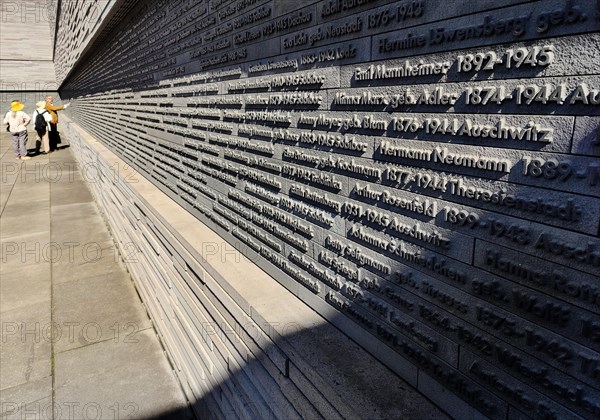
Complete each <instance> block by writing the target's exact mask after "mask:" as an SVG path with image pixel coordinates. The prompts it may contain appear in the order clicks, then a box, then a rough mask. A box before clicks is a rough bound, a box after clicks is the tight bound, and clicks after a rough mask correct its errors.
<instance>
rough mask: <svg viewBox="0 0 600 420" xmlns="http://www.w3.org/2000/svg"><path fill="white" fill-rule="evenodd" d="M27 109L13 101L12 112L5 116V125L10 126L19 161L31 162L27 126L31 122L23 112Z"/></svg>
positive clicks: (9, 129)
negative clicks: (28, 151)
mask: <svg viewBox="0 0 600 420" xmlns="http://www.w3.org/2000/svg"><path fill="white" fill-rule="evenodd" d="M23 108H25V105H23V104H22V103H20V102H17V101H13V102H11V104H10V111H8V112H7V113H6V115H5V116H4V124H8V131H9V132H10V135H11V136H12V144H13V150H14V152H15V155H16V157H17V159H20V160H29V159H31V158H30V157H29V156H27V124H29V121H31V118H29V115H27V114H26V113H24V112H23V111H22V110H23Z"/></svg>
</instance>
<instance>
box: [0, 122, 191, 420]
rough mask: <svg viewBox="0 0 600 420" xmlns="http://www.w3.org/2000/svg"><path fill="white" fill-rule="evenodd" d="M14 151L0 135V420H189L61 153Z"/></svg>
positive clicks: (84, 191) (75, 173) (87, 197)
mask: <svg viewBox="0 0 600 420" xmlns="http://www.w3.org/2000/svg"><path fill="white" fill-rule="evenodd" d="M65 140H66V139H65ZM11 149H12V148H11V142H10V137H9V135H8V133H5V132H2V133H0V170H1V171H2V173H1V174H0V248H1V251H2V252H1V255H0V262H1V264H0V323H1V324H2V337H1V341H2V345H1V346H0V402H1V404H2V405H1V406H2V409H1V412H0V418H2V419H3V420H4V419H10V418H15V419H16V418H19V419H20V418H45V419H46V418H48V419H50V418H53V419H59V418H61V419H65V418H69V419H80V418H102V419H104V418H106V419H109V418H110V419H121V418H123V419H124V418H144V419H147V418H148V419H149V418H173V419H175V418H177V419H179V418H182V419H186V418H191V417H190V410H189V408H188V404H187V402H186V400H185V397H184V395H183V392H182V391H181V388H180V386H179V384H178V382H177V380H176V378H175V375H174V373H173V372H172V369H171V367H170V365H169V363H168V360H167V358H166V356H165V354H164V352H163V349H162V347H161V345H160V342H159V340H158V338H157V336H156V333H155V331H154V329H153V328H152V323H151V321H150V320H149V318H148V315H147V313H146V311H145V308H144V306H143V305H142V303H141V302H140V300H139V296H138V294H137V292H136V290H135V287H134V285H133V282H132V281H131V278H130V276H129V274H128V273H127V272H126V270H125V269H124V266H123V264H122V263H121V262H120V258H121V257H120V255H119V253H118V251H117V249H116V246H115V244H114V242H113V240H112V238H111V236H110V233H109V232H108V229H107V227H106V225H105V223H104V220H103V219H102V217H101V214H100V213H99V211H98V208H97V206H96V204H95V203H94V200H93V196H92V195H91V193H90V191H89V189H88V188H87V185H86V183H85V182H84V178H85V177H83V176H82V174H81V172H80V168H79V165H78V164H77V162H76V161H75V159H74V157H73V155H72V153H71V152H70V150H69V148H68V145H66V144H63V148H62V149H61V150H59V151H57V152H55V153H52V154H50V155H37V156H34V157H33V158H32V159H31V160H29V161H15V160H14V157H13V152H12V150H11ZM52 407H54V414H53V413H52Z"/></svg>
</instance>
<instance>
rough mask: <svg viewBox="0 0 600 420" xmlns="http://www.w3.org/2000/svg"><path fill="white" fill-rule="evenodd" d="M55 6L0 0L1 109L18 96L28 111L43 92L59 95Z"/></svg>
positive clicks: (37, 0)
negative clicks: (56, 63)
mask: <svg viewBox="0 0 600 420" xmlns="http://www.w3.org/2000/svg"><path fill="white" fill-rule="evenodd" d="M55 21H56V8H55V7H54V6H52V5H51V4H49V3H48V2H46V1H42V0H27V1H11V0H0V45H1V47H0V110H1V113H2V115H4V113H5V112H6V111H7V110H8V109H10V103H11V101H13V100H15V99H19V100H20V101H22V102H23V103H25V104H26V108H25V112H28V113H29V114H31V113H32V112H33V111H34V110H35V103H36V102H37V101H39V100H41V99H43V98H44V97H45V96H46V95H49V94H50V95H54V96H58V95H57V93H56V90H57V88H58V85H57V83H56V77H55V75H54V63H53V61H52V49H53V43H52V35H53V30H52V29H51V28H52V27H53V25H54V22H55Z"/></svg>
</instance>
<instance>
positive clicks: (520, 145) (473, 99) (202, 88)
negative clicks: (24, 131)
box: [57, 0, 600, 419]
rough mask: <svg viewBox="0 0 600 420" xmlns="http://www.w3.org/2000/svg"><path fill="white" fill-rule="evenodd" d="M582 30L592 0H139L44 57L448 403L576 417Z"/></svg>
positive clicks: (589, 243)
mask: <svg viewBox="0 0 600 420" xmlns="http://www.w3.org/2000/svg"><path fill="white" fill-rule="evenodd" d="M599 29H600V3H599V2H597V1H595V0H567V1H551V0H548V1H546V0H537V1H519V0H494V1H477V2H475V1H473V2H465V1H452V0H399V1H388V0H326V1H313V0H304V1H300V0H297V1H286V0H232V1H226V0H225V1H223V0H213V1H196V0H193V1H192V0H190V1H166V0H163V1H144V2H139V3H138V4H137V5H136V6H135V7H134V8H133V9H132V10H131V11H130V12H129V13H128V14H127V16H125V17H124V18H123V20H122V21H120V23H119V25H118V26H116V28H115V30H114V31H113V32H112V33H111V34H110V36H107V37H106V39H105V41H104V42H103V43H102V45H101V46H97V47H95V48H94V49H92V50H88V51H87V53H86V54H84V55H83V56H82V57H83V59H81V60H79V61H77V60H76V58H73V57H70V56H69V54H68V51H63V52H61V54H62V55H60V54H59V55H57V57H59V58H60V62H58V63H57V68H58V69H59V72H61V74H67V73H68V74H69V76H68V77H66V79H65V80H64V82H63V84H62V86H61V88H60V91H61V96H62V98H63V99H66V98H72V101H73V106H72V107H71V108H70V109H69V116H70V118H71V119H72V120H73V121H74V122H75V123H77V124H78V125H79V126H80V127H82V128H83V129H84V130H86V131H87V132H89V133H90V134H91V135H93V136H94V137H95V138H97V139H98V140H100V141H101V142H102V144H103V145H105V146H106V147H108V148H109V149H110V150H111V151H112V152H114V153H115V154H116V155H118V156H119V157H120V158H121V159H122V160H123V161H124V162H125V163H127V164H128V165H130V166H131V167H133V168H134V169H135V170H137V171H138V172H139V173H140V174H142V175H143V176H145V177H146V178H147V179H148V180H150V181H151V182H152V183H153V184H154V185H156V186H157V187H158V188H160V189H161V190H162V191H163V192H164V193H166V194H167V195H168V196H169V197H170V198H171V199H173V200H174V201H175V202H177V203H178V204H179V205H180V206H181V207H183V208H184V209H186V210H187V211H188V212H189V213H191V214H192V215H194V216H195V217H196V218H197V220H198V223H200V224H204V225H206V226H208V227H210V228H211V229H212V230H214V232H216V233H217V234H218V235H219V236H220V237H222V238H224V239H225V240H227V241H228V242H229V243H231V244H232V245H234V246H236V247H237V249H238V250H239V251H240V252H242V253H243V254H244V255H246V256H248V257H249V258H250V259H251V260H252V261H254V263H256V264H257V265H258V266H259V267H261V268H262V269H263V270H264V271H265V272H267V273H268V274H269V275H270V276H271V277H272V281H273V283H275V282H278V283H279V284H281V285H283V286H284V287H286V288H287V289H288V290H289V291H291V292H292V293H294V294H295V295H296V296H297V297H298V299H300V300H302V301H303V302H305V303H306V304H307V305H308V306H310V307H311V308H313V309H314V310H315V311H317V312H318V313H320V314H321V315H322V316H323V317H325V318H327V319H328V320H330V322H331V323H333V324H334V325H336V326H337V327H338V328H340V329H341V330H342V331H343V332H344V333H345V334H346V335H348V336H349V337H351V338H352V339H354V340H355V341H356V342H357V343H359V344H360V345H362V346H364V347H365V348H366V349H368V350H369V352H371V354H373V355H374V356H375V357H376V358H378V359H380V360H381V362H382V363H385V364H386V365H387V366H389V367H390V368H391V369H392V370H393V371H395V372H396V373H397V374H398V375H400V376H401V377H402V378H404V379H405V380H406V381H408V382H409V383H410V384H412V385H413V386H415V387H417V388H418V389H419V390H420V391H421V392H423V393H424V394H425V395H426V396H428V397H429V398H430V399H431V400H433V401H434V402H435V403H436V404H438V405H439V406H440V407H441V408H442V409H443V410H445V411H447V412H448V413H450V414H451V415H453V416H454V417H460V413H457V412H456V409H455V408H453V403H452V402H451V401H453V400H451V399H446V398H445V397H444V398H442V397H439V398H438V395H437V394H436V392H432V391H429V392H428V391H427V389H430V390H431V389H438V388H435V387H440V389H444V390H446V391H447V392H448V393H450V394H452V395H454V397H456V398H459V399H460V400H462V401H463V402H464V403H465V404H466V405H468V406H470V407H472V408H474V409H475V410H476V411H477V413H479V414H481V415H482V416H484V417H489V418H498V419H500V418H502V419H504V418H527V417H533V418H544V419H553V418H557V419H558V418H560V419H566V418H590V419H591V418H598V417H600V311H599V308H600V306H599V304H600V278H599V273H600V239H599V238H598V235H599V227H600V226H599V222H600V216H599V212H600V200H599V197H600V161H599V160H598V157H599V156H600V134H599V133H600V128H599V126H600V117H599V115H600V108H599V107H598V105H599V104H600V75H599V74H600V71H599V70H598V69H600V54H599V52H600V33H599V32H598V30H599ZM61 31H63V32H61ZM61 33H62V34H67V33H68V31H67V30H66V27H65V26H63V24H62V22H59V32H58V34H59V35H57V40H59V41H60V40H61V39H63V38H61ZM65 45H66V44H65ZM57 48H61V45H60V44H58V47H57ZM63 57H64V58H63ZM76 61H77V63H76V65H75V66H74V67H72V68H71V66H72V63H75V62H76ZM115 211H116V209H115ZM136 281H138V282H139V281H143V279H142V280H140V279H136ZM161 304H164V302H162V303H161ZM427 384H430V385H427ZM434 384H435V385H434ZM324 416H325V415H324ZM325 417H326V416H325Z"/></svg>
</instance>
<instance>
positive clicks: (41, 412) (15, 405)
mask: <svg viewBox="0 0 600 420" xmlns="http://www.w3.org/2000/svg"><path fill="white" fill-rule="evenodd" d="M0 407H2V408H1V410H0V418H1V419H2V420H13V419H14V420H17V419H18V420H22V419H48V418H52V414H51V413H52V377H51V376H46V377H45V378H41V379H39V380H37V381H30V382H26V383H24V384H21V385H17V386H15V387H13V388H7V389H3V390H2V392H1V393H0ZM57 417H58V416H57Z"/></svg>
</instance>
